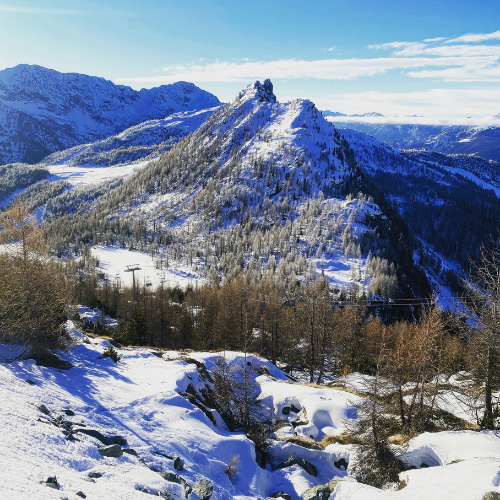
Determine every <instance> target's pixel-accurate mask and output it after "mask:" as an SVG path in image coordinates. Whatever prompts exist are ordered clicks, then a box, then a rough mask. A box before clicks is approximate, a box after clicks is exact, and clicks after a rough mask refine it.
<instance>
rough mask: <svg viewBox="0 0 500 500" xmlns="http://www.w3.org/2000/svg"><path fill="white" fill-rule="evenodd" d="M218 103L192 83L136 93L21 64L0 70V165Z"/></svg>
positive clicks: (30, 159) (39, 156)
mask: <svg viewBox="0 0 500 500" xmlns="http://www.w3.org/2000/svg"><path fill="white" fill-rule="evenodd" d="M219 104H220V103H219V100H218V99H217V98H216V97H215V96H213V95H212V94H210V93H208V92H205V91H203V90H201V89H199V88H198V87H196V86H195V85H193V84H192V83H187V82H177V83H174V84H172V85H163V86H161V87H157V88H153V89H150V90H147V89H142V90H141V91H135V90H133V89H131V88H130V87H125V86H122V85H115V84H113V83H112V82H110V81H107V80H105V79H104V78H98V77H93V76H87V75H81V74H76V73H59V72H57V71H54V70H50V69H46V68H43V67H41V66H30V65H26V64H21V65H19V66H16V67H14V68H9V69H5V70H3V71H0V163H10V162H15V161H26V162H29V163H34V162H36V161H39V160H41V159H42V158H43V157H44V156H46V155H47V154H49V153H52V152H54V151H58V150H61V149H66V148H68V147H71V146H74V145H77V144H83V143H87V142H92V141H95V140H98V139H102V138H104V137H107V136H110V135H113V134H116V133H117V132H121V131H123V130H125V129H126V128H128V127H130V126H132V125H136V124H138V123H142V122H144V121H146V120H151V119H161V118H164V117H165V116H167V115H170V114H172V113H175V112H180V111H192V110H199V109H206V108H210V107H214V106H218V105H219Z"/></svg>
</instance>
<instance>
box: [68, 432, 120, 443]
mask: <svg viewBox="0 0 500 500" xmlns="http://www.w3.org/2000/svg"><path fill="white" fill-rule="evenodd" d="M75 432H79V433H80V434H86V435H87V436H90V437H93V438H96V439H98V440H99V441H100V442H101V443H102V444H104V445H110V444H115V443H112V442H111V440H110V439H109V438H107V437H106V436H104V434H101V433H100V432H99V431H96V430H94V429H77V430H76V431H75Z"/></svg>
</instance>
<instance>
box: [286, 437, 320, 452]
mask: <svg viewBox="0 0 500 500" xmlns="http://www.w3.org/2000/svg"><path fill="white" fill-rule="evenodd" d="M278 441H285V442H287V443H293V444H297V445H299V446H302V447H303V448H308V449H309V450H322V449H323V447H322V446H321V443H317V442H316V441H314V439H310V438H306V437H303V436H287V437H284V438H279V439H278Z"/></svg>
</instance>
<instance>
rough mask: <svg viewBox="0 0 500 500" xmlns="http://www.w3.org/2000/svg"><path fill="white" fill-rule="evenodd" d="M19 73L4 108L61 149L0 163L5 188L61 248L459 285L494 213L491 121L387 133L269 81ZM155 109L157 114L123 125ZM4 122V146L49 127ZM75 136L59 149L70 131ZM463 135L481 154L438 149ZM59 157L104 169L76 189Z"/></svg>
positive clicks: (218, 267)
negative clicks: (342, 118)
mask: <svg viewBox="0 0 500 500" xmlns="http://www.w3.org/2000/svg"><path fill="white" fill-rule="evenodd" d="M9 71H11V72H12V71H13V72H14V74H15V75H17V76H16V78H14V77H13V76H12V75H11V78H9V79H8V81H9V82H10V86H9V87H6V85H5V84H3V83H2V85H3V87H0V93H1V95H2V96H4V97H2V99H3V100H2V106H6V104H5V103H7V104H9V106H10V107H9V108H8V112H9V116H11V117H12V116H14V115H15V113H18V114H19V113H21V114H22V113H24V114H23V117H24V119H26V120H31V121H30V123H37V124H39V125H40V127H42V128H40V129H37V130H38V131H40V130H43V131H44V132H47V131H50V132H51V133H53V134H55V135H56V136H57V138H58V139H59V143H57V144H55V143H54V144H52V145H51V147H52V148H53V149H57V148H59V149H58V150H57V151H56V152H54V153H52V154H51V155H50V156H48V157H45V159H44V160H43V162H42V163H40V164H38V165H37V166H35V167H33V166H29V165H24V166H22V165H10V166H6V167H3V170H5V172H4V175H3V177H4V179H3V185H0V188H1V189H2V193H3V200H2V202H3V203H4V204H6V203H8V202H9V200H11V199H12V198H13V197H14V196H16V195H17V194H19V193H20V192H23V196H25V200H26V203H27V205H28V206H29V207H30V210H36V211H37V214H38V215H39V216H40V217H41V218H43V220H44V222H45V223H46V227H47V232H48V235H49V239H50V241H51V243H52V245H53V247H54V248H55V249H57V251H58V252H59V253H60V254H61V255H63V254H64V253H65V252H68V251H70V250H71V252H73V251H76V252H77V253H78V249H79V248H80V249H81V248H83V246H84V245H86V244H89V243H92V244H106V245H111V244H119V245H121V246H122V247H129V248H136V249H137V248H139V249H143V250H148V251H151V252H152V254H156V255H159V253H158V252H160V253H161V255H168V257H167V260H168V259H172V260H176V261H182V263H183V265H188V266H191V267H193V269H194V268H196V272H197V273H201V274H204V275H206V276H210V277H212V278H214V277H227V276H235V275H237V274H238V273H250V274H251V275H252V278H251V279H255V280H260V279H267V278H269V279H271V277H272V279H275V276H274V273H275V272H276V273H279V275H280V278H279V279H280V280H281V281H282V282H283V283H284V286H286V287H290V290H292V289H293V288H294V287H295V284H296V282H297V281H298V280H300V279H302V280H304V279H306V277H311V276H313V275H314V274H315V273H317V272H318V269H320V272H322V273H323V274H324V275H325V277H327V278H328V279H330V280H331V281H332V282H333V283H336V286H337V287H338V289H340V288H342V287H343V288H348V287H349V286H351V284H352V283H359V284H361V285H362V286H365V287H366V289H367V290H368V292H369V293H374V294H375V295H378V296H385V297H392V296H398V295H399V296H407V297H414V296H418V295H426V294H428V293H430V292H429V285H428V283H427V278H429V280H430V281H431V282H432V283H433V284H434V285H435V286H437V287H439V286H440V284H443V283H444V284H445V285H447V286H449V287H450V288H451V289H454V290H457V288H458V286H457V283H458V280H457V278H456V274H455V273H456V272H461V270H464V269H467V266H468V265H469V256H471V257H472V258H477V256H478V252H479V249H480V246H481V243H483V242H487V241H488V240H489V238H490V236H491V235H492V234H494V232H495V231H496V230H497V227H498V220H499V219H500V200H499V197H500V182H499V181H498V179H499V178H500V163H497V162H495V161H488V160H484V159H482V158H480V157H479V155H478V154H477V146H478V145H481V146H482V149H483V151H484V152H487V151H488V148H487V147H486V146H487V145H488V141H490V142H489V144H491V145H492V146H495V141H494V139H492V137H493V135H492V134H494V132H495V131H498V129H496V128H495V127H490V128H486V129H477V128H476V129H474V131H471V128H470V127H448V128H443V127H440V126H418V125H392V126H388V125H377V126H379V127H380V129H376V130H378V132H377V135H383V134H384V133H385V134H386V135H385V136H383V137H382V138H381V139H382V140H377V139H375V138H374V137H373V136H375V135H376V134H375V133H371V134H370V136H369V135H366V134H365V133H362V132H359V131H355V130H351V129H347V128H344V129H339V128H337V127H336V126H335V125H334V124H332V123H331V121H334V120H331V117H330V119H329V120H327V119H326V118H325V116H324V113H323V114H322V113H321V112H320V111H319V110H318V109H317V108H316V106H315V105H314V104H313V103H312V102H311V101H309V100H303V99H297V100H294V101H291V102H289V103H280V102H278V101H277V99H276V96H275V95H274V92H273V85H272V83H271V82H270V81H269V80H266V81H265V82H263V83H260V82H255V83H253V84H251V85H249V86H248V87H247V88H246V89H245V90H244V91H243V92H241V93H240V94H239V95H238V97H237V98H236V99H235V100H234V101H233V102H232V103H230V104H226V105H221V104H220V102H219V100H218V99H217V98H215V97H214V96H212V95H211V94H208V93H207V92H204V91H202V90H200V89H198V88H197V87H195V86H194V85H192V84H187V83H178V84H174V85H171V86H164V87H160V88H158V89H152V90H150V91H144V90H143V91H140V92H135V91H133V90H132V89H130V88H128V87H121V86H116V85H113V84H112V83H111V82H107V81H106V80H103V79H100V78H94V77H86V76H85V75H61V74H60V73H57V72H52V71H51V70H45V69H43V68H39V67H34V68H33V67H30V66H23V67H18V68H17V71H14V70H6V71H4V72H1V73H0V76H1V77H2V78H3V80H2V79H0V82H3V81H4V80H5V78H6V77H5V74H6V72H7V73H8V72H9ZM32 71H34V72H35V73H34V75H35V76H36V78H35V77H33V74H32V73H30V72H32ZM26 72H28V73H26ZM19 74H22V75H24V76H23V78H21V77H20V76H19ZM30 75H31V76H30ZM39 75H45V76H46V77H47V78H46V80H44V81H45V83H46V86H45V87H44V86H42V85H41V83H40V82H41V79H40V78H41V77H40V76H39ZM47 75H48V76H47ZM61 79H68V80H64V82H65V83H64V82H63V83H61V82H62V81H63V80H61ZM34 82H35V83H34ZM58 85H59V87H58ZM66 85H68V88H66ZM77 88H80V89H81V92H80V95H79V96H76V94H77V93H78V92H77V90H75V89H77ZM13 89H17V90H13ZM8 92H10V93H11V94H9V93H8ZM85 92H86V94H84V93H85ZM94 93H95V95H94ZM8 95H10V97H9V98H8V99H6V98H5V96H8ZM15 95H17V100H15V99H14V97H15ZM84 95H85V98H83V97H82V96H84ZM105 95H107V96H108V97H107V98H105V97H104V96H105ZM27 96H31V97H27ZM109 96H111V97H109ZM120 96H121V97H120ZM146 96H149V98H147V97H146ZM152 96H156V97H157V98H155V97H152ZM158 96H163V97H161V98H160V97H158ZM106 99H107V100H106ZM148 99H149V100H148ZM148 102H149V104H150V106H149V107H148V105H147V103H148ZM12 103H14V104H15V106H14V104H12ZM16 106H17V107H18V108H22V107H24V109H25V111H26V110H29V111H30V113H31V114H30V115H27V114H26V113H25V112H24V111H23V112H21V111H18V110H17V108H16ZM197 106H199V107H200V108H199V109H189V108H190V107H193V108H196V107H197ZM76 110H78V112H77V111H76ZM35 111H36V113H35ZM94 111H95V112H94ZM92 113H93V114H92ZM153 113H163V115H162V117H161V118H148V119H146V120H144V121H142V122H140V123H137V124H134V125H132V126H129V127H127V126H126V125H125V124H126V123H127V122H128V121H130V120H132V119H133V120H141V119H142V118H143V117H144V116H146V115H148V114H153ZM82 116H84V117H85V120H84V119H83V118H81V117H82ZM372 116H373V114H372ZM75 117H80V118H79V119H76V118H75ZM112 117H115V120H114V121H113V120H112V119H111V118H112ZM70 118H71V120H70ZM89 123H90V124H91V125H92V127H89V126H88V124H89ZM359 123H361V120H360V122H359ZM342 125H343V126H346V124H345V123H342ZM354 125H355V124H354ZM354 125H353V126H352V128H355V127H354ZM363 125H365V126H374V127H375V125H373V124H366V123H364V124H363ZM122 126H123V127H125V128H124V129H121V127H122ZM348 126H349V127H351V124H349V125H348ZM116 129H119V131H118V132H117V131H116ZM9 130H10V132H11V135H10V136H6V135H5V134H4V136H0V150H4V149H5V148H7V147H9V145H10V144H11V143H12V139H9V137H13V138H15V137H17V141H18V142H17V143H16V144H23V147H24V148H25V149H24V150H23V151H24V152H25V153H26V152H27V151H31V154H34V153H33V151H35V152H36V148H35V149H33V148H31V147H32V146H33V145H37V144H38V145H40V144H42V139H45V138H46V137H47V136H46V135H43V134H38V135H33V136H27V135H26V129H23V128H22V127H17V128H16V126H15V124H11V128H10V129H9ZM90 130H91V131H90ZM109 130H112V132H109ZM370 131H371V132H373V131H372V130H370ZM370 131H369V132H370ZM3 132H5V130H4V129H2V133H3ZM70 132H71V133H70ZM23 134H24V135H23ZM78 134H80V135H78ZM95 135H97V136H99V137H98V139H97V140H93V139H91V137H93V136H95ZM19 137H21V138H22V139H23V140H22V141H21V140H20V139H19ZM29 137H31V138H36V141H35V140H34V139H33V142H31V143H29V142H28V141H27V139H28V138H29ZM80 137H84V138H85V139H84V140H81V141H80V142H77V143H76V144H73V145H71V147H70V148H69V149H67V147H66V146H64V147H60V143H61V139H60V138H62V139H64V141H66V142H71V141H78V140H79V138H80ZM89 137H90V138H89ZM23 141H24V142H23ZM382 141H385V142H382ZM391 142H393V143H394V142H397V143H398V148H399V149H396V148H395V147H393V146H390V145H389V143H391ZM44 144H45V146H44V147H45V148H46V149H48V146H47V144H48V143H47V142H45V143H44ZM430 145H433V146H434V147H435V149H433V148H431V147H430ZM459 145H461V146H460V147H462V148H466V147H471V148H472V150H466V152H471V153H475V155H474V154H460V155H451V156H450V155H445V154H442V153H438V152H437V151H438V149H437V148H438V147H439V148H442V149H446V148H448V149H449V150H452V151H456V150H457V149H458V147H459ZM474 145H475V146H476V147H475V148H474ZM423 147H426V148H427V149H429V150H430V151H423V150H422V148H423ZM2 148H3V149H2ZM30 148H31V149H30ZM403 148H404V149H403ZM416 148H417V149H416ZM454 148H455V149H454ZM490 151H491V152H492V154H493V153H494V148H490ZM39 152H40V150H39ZM150 159H151V160H152V161H150V162H147V161H144V162H143V163H142V164H141V165H138V166H137V168H136V170H135V171H134V172H133V168H129V167H130V164H131V163H135V162H137V161H143V160H150ZM127 165H128V167H127ZM55 166H57V167H59V166H60V167H61V169H65V168H68V169H81V170H86V171H87V170H91V169H87V168H86V167H88V166H94V167H98V168H95V170H96V179H94V178H93V176H92V175H91V176H90V177H89V176H87V177H85V178H86V179H87V180H86V181H85V182H84V183H83V184H81V185H79V187H78V188H74V187H72V185H70V184H68V183H67V182H65V181H64V179H65V178H68V177H67V176H66V177H64V176H63V177H60V176H58V175H57V172H61V169H59V170H58V169H56V168H55ZM114 166H118V168H115V167H114ZM132 166H134V165H132ZM107 167H110V168H109V169H108V170H109V171H106V172H103V170H106V169H107ZM122 167H127V168H125V169H123V168H122ZM97 171H99V172H100V173H99V174H98V173H97ZM75 172H76V170H75ZM132 172H133V173H132ZM80 173H82V172H80ZM82 174H83V173H82ZM78 175H79V174H78ZM117 176H120V177H121V178H120V179H118V180H116V179H113V178H112V177H117ZM99 179H100V180H103V179H106V182H105V183H104V184H101V185H98V180H99ZM89 182H90V183H89ZM0 184H1V183H0ZM2 186H3V187H2ZM23 190H24V191H23ZM373 259H378V260H376V264H373V265H372V261H373ZM374 262H375V261H374ZM374 266H375V267H374ZM424 271H425V273H426V275H427V278H426V277H425V275H423V272H424ZM272 275H273V276H272ZM249 279H250V278H249ZM281 281H280V282H281ZM448 295H449V292H448Z"/></svg>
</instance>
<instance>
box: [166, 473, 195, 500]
mask: <svg viewBox="0 0 500 500" xmlns="http://www.w3.org/2000/svg"><path fill="white" fill-rule="evenodd" d="M159 474H160V476H161V477H162V478H163V479H165V481H168V482H169V483H177V484H180V485H181V486H182V487H183V488H184V492H185V494H186V498H187V497H188V496H189V495H190V494H191V492H192V491H193V488H192V487H191V486H190V485H189V484H188V482H187V481H186V480H185V479H184V478H183V477H181V476H179V474H174V473H173V472H159ZM200 498H201V497H200Z"/></svg>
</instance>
